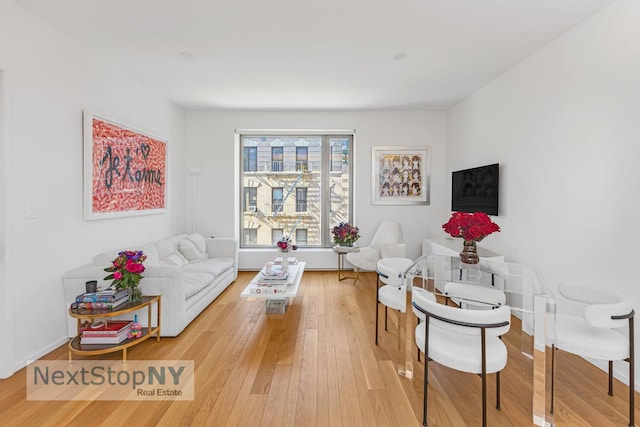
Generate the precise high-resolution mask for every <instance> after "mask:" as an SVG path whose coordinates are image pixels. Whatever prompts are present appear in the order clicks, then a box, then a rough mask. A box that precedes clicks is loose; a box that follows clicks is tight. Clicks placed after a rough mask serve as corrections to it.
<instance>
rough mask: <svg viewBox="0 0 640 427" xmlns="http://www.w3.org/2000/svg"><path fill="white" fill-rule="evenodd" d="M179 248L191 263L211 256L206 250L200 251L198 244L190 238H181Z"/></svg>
mask: <svg viewBox="0 0 640 427" xmlns="http://www.w3.org/2000/svg"><path fill="white" fill-rule="evenodd" d="M178 250H179V251H180V253H181V254H182V255H183V256H184V257H185V258H186V259H187V260H188V261H189V263H197V262H200V261H203V260H205V259H207V258H209V255H207V253H206V252H200V251H199V250H198V248H197V247H196V245H195V244H194V243H193V242H192V241H191V240H189V239H183V240H180V242H179V243H178Z"/></svg>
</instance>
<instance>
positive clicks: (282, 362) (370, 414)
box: [0, 271, 640, 427]
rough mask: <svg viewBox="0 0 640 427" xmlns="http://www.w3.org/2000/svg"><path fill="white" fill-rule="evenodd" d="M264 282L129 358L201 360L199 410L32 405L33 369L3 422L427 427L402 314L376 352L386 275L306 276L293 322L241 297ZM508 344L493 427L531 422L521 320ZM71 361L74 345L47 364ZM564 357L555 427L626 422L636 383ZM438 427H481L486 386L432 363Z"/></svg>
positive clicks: (9, 401)
mask: <svg viewBox="0 0 640 427" xmlns="http://www.w3.org/2000/svg"><path fill="white" fill-rule="evenodd" d="M253 275H254V273H250V272H241V273H240V275H239V277H238V280H237V281H236V282H235V283H234V284H233V285H232V286H230V287H229V288H228V289H227V290H226V291H225V292H224V293H223V294H222V295H221V296H220V297H219V298H218V299H217V300H216V301H215V302H214V303H212V304H211V305H210V306H209V307H208V308H207V309H206V310H205V311H204V312H203V313H202V314H201V315H200V316H199V317H198V318H197V319H195V320H194V322H192V323H191V325H190V326H189V327H188V328H187V329H186V330H185V331H184V332H183V333H182V334H180V336H179V337H177V338H162V341H161V342H160V343H156V342H155V340H148V341H146V342H144V343H141V344H140V345H138V346H135V347H132V348H131V349H130V351H129V359H132V360H133V359H184V360H194V362H195V369H196V371H195V376H196V383H195V399H194V400H193V401H176V402H171V401H167V402H158V401H151V402H130V401H95V402H91V401H62V402H59V401H50V402H47V401H44V402H43V401H27V400H26V378H25V377H26V374H25V370H24V369H23V370H21V371H19V372H17V373H16V374H14V375H13V376H12V377H10V378H9V379H6V380H1V381H0V425H2V426H12V425H16V426H61V425H65V426H66V425H68V426H98V425H104V426H117V425H125V424H132V425H137V426H156V425H158V426H192V425H193V426H305V427H306V426H365V425H366V426H373V425H377V426H417V425H421V420H422V376H423V372H424V371H423V369H424V363H423V362H421V363H417V362H416V363H415V366H416V367H417V368H416V380H415V381H409V380H407V379H404V378H400V377H398V375H397V374H396V364H395V360H396V348H397V343H396V341H395V337H397V318H396V316H395V313H393V312H391V311H390V312H389V330H388V331H384V327H383V322H384V315H383V311H382V308H381V312H380V313H381V328H380V331H381V332H380V339H379V345H378V346H376V345H375V344H374V327H375V326H374V325H375V310H374V307H375V286H376V276H375V274H373V273H365V274H361V275H360V277H361V280H359V281H358V282H356V284H355V285H354V284H352V281H351V280H345V281H342V282H339V281H338V280H337V272H313V271H307V272H305V274H304V277H303V282H302V285H301V287H300V291H299V295H298V296H297V297H296V298H295V299H294V300H293V302H292V305H290V306H289V308H288V309H287V312H286V313H285V314H284V315H266V314H265V308H264V300H258V299H245V298H241V297H240V296H239V294H240V292H241V291H242V289H243V288H244V287H245V286H246V284H247V283H248V282H249V281H250V280H251V278H252V277H253ZM505 342H506V343H507V346H508V349H509V362H508V364H507V368H506V369H505V370H504V371H503V376H502V410H501V411H497V410H496V409H495V408H494V406H495V397H494V396H495V380H494V378H493V376H491V377H490V378H489V381H488V396H489V398H488V405H487V406H488V422H489V425H490V426H500V427H501V426H527V425H532V423H531V415H530V414H531V400H530V396H531V385H530V382H531V361H530V360H528V359H527V358H526V357H523V356H522V355H521V353H520V333H519V324H518V321H517V319H515V320H514V325H513V327H512V330H511V332H509V334H508V335H507V336H506V337H505ZM102 357H105V358H113V359H118V358H119V357H120V353H114V354H112V355H107V356H102ZM414 357H415V356H414ZM66 358H67V351H66V345H65V346H62V347H60V348H58V349H56V350H54V351H53V352H51V353H50V354H48V355H47V356H45V357H44V359H59V360H66ZM88 359H89V358H88ZM557 359H558V365H559V370H558V371H559V372H558V377H557V386H556V393H557V394H556V396H557V400H556V404H557V411H556V425H558V426H572V427H573V426H624V425H627V413H628V412H627V411H628V410H627V397H628V391H627V388H626V386H624V385H623V384H621V383H619V382H617V381H616V384H615V391H616V395H615V396H614V397H609V396H607V375H606V373H604V372H602V371H600V370H598V369H597V368H595V367H593V366H591V365H590V364H588V363H587V362H585V361H583V360H582V359H580V358H578V357H575V356H573V355H568V354H566V353H562V352H559V353H558V358H557ZM636 401H640V399H638V398H637V397H636ZM636 418H638V413H637V412H636ZM638 419H640V418H638ZM429 425H430V426H433V427H437V426H479V425H481V384H480V378H479V377H477V376H475V375H470V374H464V373H460V372H456V371H452V370H450V369H447V368H444V367H441V366H439V365H437V364H436V363H432V364H430V385H429Z"/></svg>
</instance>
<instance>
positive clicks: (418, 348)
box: [416, 317, 420, 362]
mask: <svg viewBox="0 0 640 427" xmlns="http://www.w3.org/2000/svg"><path fill="white" fill-rule="evenodd" d="M418 325H420V318H419V317H418ZM416 349H417V350H418V362H419V361H420V347H418V346H417V345H416Z"/></svg>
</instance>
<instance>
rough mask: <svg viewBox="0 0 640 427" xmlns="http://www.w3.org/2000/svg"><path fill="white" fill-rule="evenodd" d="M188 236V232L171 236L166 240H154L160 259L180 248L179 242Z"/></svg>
mask: <svg viewBox="0 0 640 427" xmlns="http://www.w3.org/2000/svg"><path fill="white" fill-rule="evenodd" d="M185 237H187V235H186V234H178V235H176V236H173V237H169V238H168V239H165V240H158V241H157V242H154V245H155V247H156V249H157V250H158V257H159V258H160V259H162V258H166V257H168V256H169V255H171V254H172V253H174V252H175V251H177V250H178V242H179V241H180V240H182V239H184V238H185Z"/></svg>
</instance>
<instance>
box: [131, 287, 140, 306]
mask: <svg viewBox="0 0 640 427" xmlns="http://www.w3.org/2000/svg"><path fill="white" fill-rule="evenodd" d="M140 299H142V292H140V288H138V286H136V285H133V286H129V302H130V303H132V304H135V303H137V302H139V301H140Z"/></svg>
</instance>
